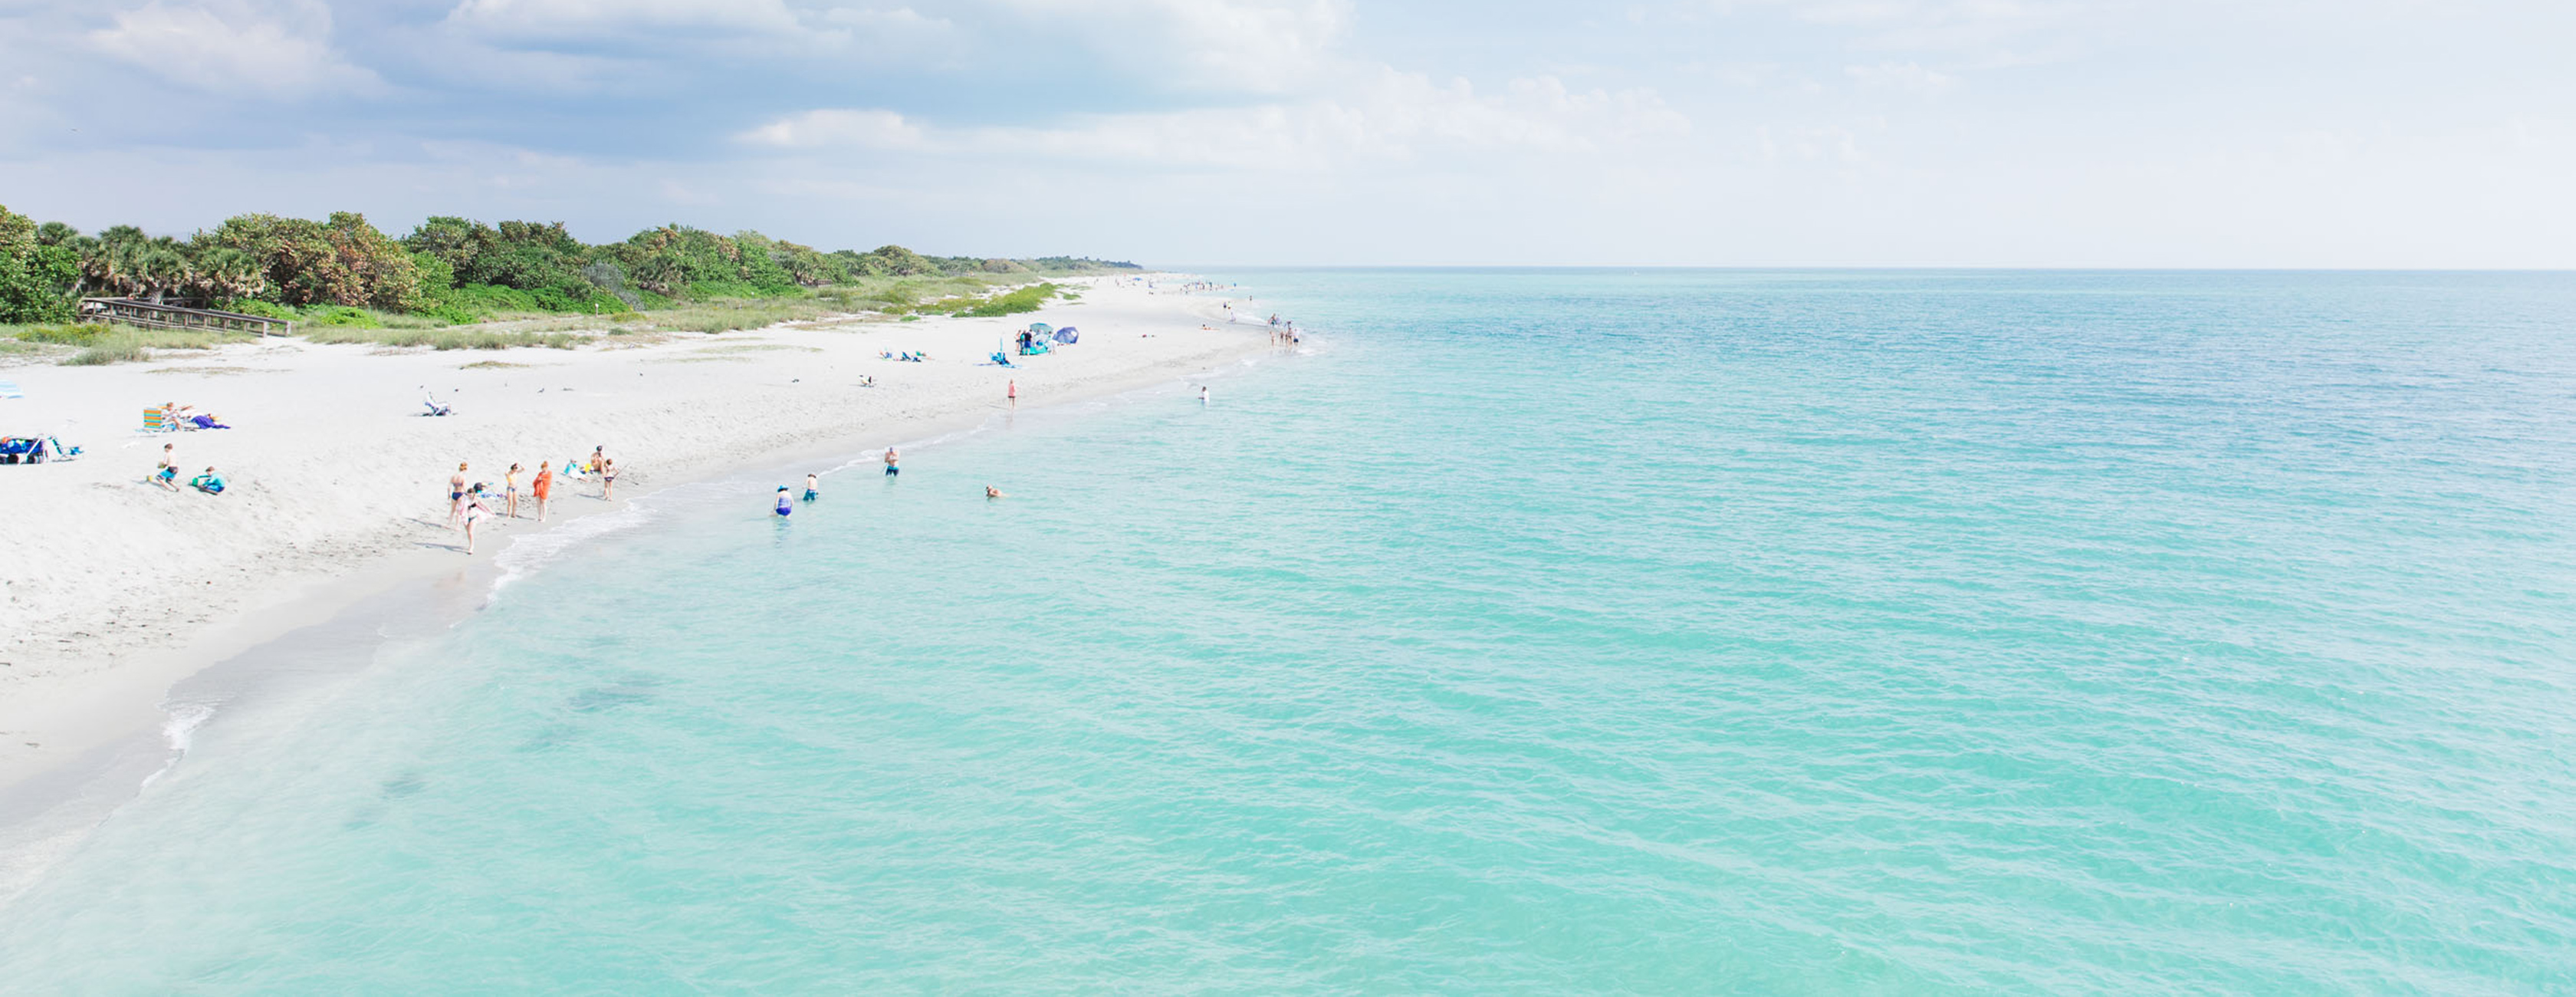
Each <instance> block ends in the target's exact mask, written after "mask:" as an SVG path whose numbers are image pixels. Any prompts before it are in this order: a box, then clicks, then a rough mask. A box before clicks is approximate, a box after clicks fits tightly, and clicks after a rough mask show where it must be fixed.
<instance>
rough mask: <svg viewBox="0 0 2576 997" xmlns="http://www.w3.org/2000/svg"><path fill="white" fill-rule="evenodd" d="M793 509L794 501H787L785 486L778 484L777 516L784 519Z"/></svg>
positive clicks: (794, 509) (794, 507)
mask: <svg viewBox="0 0 2576 997" xmlns="http://www.w3.org/2000/svg"><path fill="white" fill-rule="evenodd" d="M795 511H796V503H794V502H792V501H789V500H788V498H787V486H786V485H780V486H778V518H780V519H785V518H787V514H788V513H791V512H795Z"/></svg>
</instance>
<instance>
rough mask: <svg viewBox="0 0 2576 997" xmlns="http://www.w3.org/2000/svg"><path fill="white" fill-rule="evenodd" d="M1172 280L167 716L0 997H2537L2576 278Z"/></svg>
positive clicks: (16, 956) (2565, 834) (2562, 897)
mask: <svg viewBox="0 0 2576 997" xmlns="http://www.w3.org/2000/svg"><path fill="white" fill-rule="evenodd" d="M1221 276H1225V277H1229V278H1232V279H1240V280H1243V281H1244V282H1246V283H1247V284H1248V285H1249V286H1250V287H1251V289H1252V290H1253V291H1254V293H1256V294H1257V295H1259V300H1258V301H1257V302H1256V304H1255V307H1256V308H1258V309H1259V310H1261V311H1264V312H1267V311H1270V310H1274V309H1275V310H1278V311H1281V312H1283V313H1286V314H1291V315H1295V316H1297V317H1298V318H1299V319H1300V320H1301V325H1304V326H1306V327H1308V328H1310V329H1312V330H1314V331H1315V332H1316V333H1317V335H1315V336H1314V342H1313V343H1312V344H1311V345H1312V346H1314V347H1315V348H1314V349H1313V350H1311V351H1310V352H1308V353H1306V354H1305V355H1299V356H1292V357H1281V358H1276V359H1273V360H1270V361H1266V362H1263V363H1260V364H1257V365H1253V366H1250V367H1247V368H1244V369H1241V370H1235V371H1229V372H1227V373H1226V374H1224V375H1223V376H1221V377H1219V378H1218V379H1216V380H1215V382H1214V384H1215V390H1214V400H1213V404H1212V405H1210V406H1209V407H1206V408H1204V409H1203V408H1201V407H1200V405H1199V404H1198V402H1197V400H1196V397H1195V394H1194V393H1191V392H1187V391H1185V390H1182V389H1179V388H1177V387H1175V388H1173V389H1170V390H1165V391H1161V392H1147V393H1142V394H1138V395H1134V396H1129V397H1126V398H1122V399H1118V400H1115V401H1112V402H1106V403H1100V404H1090V405H1078V406H1069V407H1066V408H1062V409H1041V410H1032V411H1025V412H1022V413H1021V414H1020V415H1019V416H1017V417H1016V418H1015V419H1013V420H1011V421H1010V422H1008V423H996V424H994V425H993V426H991V427H989V428H988V429H987V430H986V431H984V432H980V433H977V434H974V435H972V436H970V437H968V438H965V439H962V440H957V441H954V442H949V443H943V444H940V445H937V446H932V447H927V448H923V449H919V450H916V451H913V452H911V453H909V454H908V455H907V460H906V465H905V474H904V476H903V478H902V479H901V480H900V481H899V482H895V483H891V484H889V483H888V482H886V481H884V480H882V479H881V478H880V477H879V476H878V475H877V474H876V473H875V472H874V470H873V469H872V468H866V467H862V468H860V469H858V470H854V471H850V472H844V473H839V474H835V475H833V476H831V477H829V478H827V479H826V481H825V485H824V490H825V495H824V497H823V499H822V500H821V502H820V503H818V504H817V505H815V506H814V507H812V508H810V509H808V510H805V511H802V512H800V513H798V514H797V515H796V516H795V517H794V520H793V522H792V523H791V524H789V525H787V526H785V527H781V526H780V525H778V524H776V523H773V522H772V521H770V517H769V516H768V515H767V514H766V506H767V503H768V498H767V496H768V493H769V489H770V488H771V487H772V486H773V485H775V484H779V483H785V481H786V479H784V478H783V477H782V478H781V479H780V480H778V481H770V480H746V481H739V482H734V483H730V484H724V485H717V486H705V487H696V488H691V489H687V490H683V491H681V492H676V493H671V494H666V495H663V496H658V497H656V498H655V499H654V500H652V501H650V502H648V503H647V506H648V508H649V513H647V514H645V515H641V516H639V517H636V519H637V520H638V522H637V523H636V525H634V526H633V527H632V528H630V529H626V530H622V531H619V532H614V533H609V534H606V535H603V536H600V537H598V538H596V539H594V540H592V541H589V542H587V543H585V544H582V545H579V546H576V547H572V548H570V549H567V550H565V551H564V552H562V553H561V554H560V556H557V557H555V558H554V559H553V560H552V561H550V562H548V563H545V564H543V565H542V566H539V567H536V568H535V569H534V570H531V571H529V572H527V573H526V574H524V575H523V576H521V577H518V578H516V579H515V580H513V581H511V582H510V583H509V584H508V585H506V586H505V587H503V588H502V589H501V590H500V591H499V593H498V594H497V595H496V596H495V597H494V598H493V600H492V602H491V604H490V606H489V607H488V608H487V609H485V610H484V611H482V612H480V613H478V614H476V615H474V616H473V618H471V619H469V620H467V621H466V622H464V623H462V624H460V625H458V626H456V627H455V628H454V629H453V630H450V631H446V632H444V633H441V634H438V635H436V636H434V637H431V638H428V639H422V640H405V641H398V642H395V643H392V644H389V645H386V646H383V647H381V648H375V647H372V646H370V645H357V646H356V648H355V649H353V650H352V651H350V652H349V654H350V655H351V656H352V657H353V660H352V661H350V662H348V663H346V665H345V667H343V668H341V669H339V670H338V671H334V672H332V673H331V674H330V675H328V676H327V677H322V678H316V679H314V680H312V681H310V682H305V683H301V684H300V687H299V684H298V683H273V684H272V685H273V686H274V688H272V689H271V691H270V692H268V693H266V694H265V698H263V699H262V700H261V701H260V702H259V703H257V704H253V703H248V702H245V703H240V704H220V705H218V706H217V711H216V713H215V715H214V719H213V720H211V721H209V722H207V723H206V724H205V725H204V726H203V727H201V728H199V729H198V730H197V731H196V732H195V734H194V743H193V747H192V750H191V751H190V753H189V754H188V755H187V757H186V758H185V759H184V760H182V761H181V762H180V763H179V764H178V765H177V766H176V767H174V768H173V769H171V770H170V771H169V772H168V773H167V774H166V775H164V776H162V777H161V778H159V779H157V780H156V781H154V782H153V783H152V784H151V785H150V786H148V787H147V788H146V789H145V790H144V791H143V793H142V794H141V796H140V798H139V799H137V800H136V801H134V802H133V803H131V804H129V805H127V806H126V807H124V809H123V810H121V811H120V812H118V813H117V814H116V815H115V817H114V818H113V819H111V820H110V821H108V822H107V823H106V825H104V826H103V827H102V828H100V829H99V830H98V831H97V832H96V833H94V834H93V835H91V836H90V837H88V838H87V839H86V840H84V841H83V842H82V843H81V844H80V845H79V846H78V847H77V848H76V849H74V850H73V851H71V853H70V854H68V855H67V856H65V857H63V858H62V859H60V860H59V861H57V862H55V863H54V864H53V865H52V866H51V867H50V869H49V870H48V872H47V873H46V874H45V875H44V877H43V878H42V879H41V880H39V881H38V882H37V883H36V884H35V885H34V886H33V887H31V888H29V889H28V890H27V891H26V892H24V893H23V894H21V895H20V896H19V897H17V898H16V899H15V900H13V901H11V902H9V903H7V904H6V905H5V906H0V990H6V991H11V992H87V993H119V992H160V991H173V990H176V991H184V992H195V993H232V992H261V993H360V992H440V991H456V990H464V991H478V992H481V991H509V990H521V989H532V990H576V991H590V992H637V993H650V992H698V991H714V992H737V991H750V990H758V991H772V992H874V991H882V990H898V991H905V990H916V989H935V990H959V991H981V992H991V991H1002V992H1025V991H1059V990H1073V991H1103V990H1119V991H1131V990H1134V991H1165V990H1195V989H1207V990H1218V991H1250V992H1312V991H1328V992H1330V991H1359V992H1416V991H1425V990H1429V991H1487V990H1492V991H1508V992H1547V993H1556V992H1592V991H1649V992H1710V991H1716V992H1729V991H1751V992H1780V993H1802V992H1803V993H1835V994H1840V993H1939V992H1986V991H1991V990H1997V989H2001V990H2009V991H2048V992H2067V991H2076V992H2104V991H2112V992H2177V991H2179V992H2210V991H2221V992H2245V993H2280V992H2350V991H2370V992H2409V991H2420V992H2437V993H2480V992H2508V993H2510V992H2553V991H2554V992H2568V991H2570V990H2576V762H2571V760H2570V759H2571V757H2576V522H2571V520H2572V519H2576V276H2571V275H2563V274H2560V275H2517V274H2192V273H2008V272H1975V273H1917V272H1902V273H1841V272H1828V273H1798V272H1778V273H1770V272H1734V271H1723V272H1697V271H1649V272H1633V273H1632V272H1620V271H1570V272H1550V271H1513V272H1492V271H1259V272H1246V273H1239V274H1225V275H1221ZM986 484H992V485H995V486H998V487H1000V488H1002V489H1003V490H1005V491H1007V492H1009V493H1011V497H1010V498H1008V499H1006V500H1003V501H1000V502H991V503H988V502H986V501H985V500H983V499H982V498H981V497H980V495H981V489H982V487H983V486H984V485H986ZM297 688H300V691H297Z"/></svg>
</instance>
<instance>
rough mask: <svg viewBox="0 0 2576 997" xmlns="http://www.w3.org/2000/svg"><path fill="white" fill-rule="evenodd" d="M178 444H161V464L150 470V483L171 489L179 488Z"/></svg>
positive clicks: (176, 489)
mask: <svg viewBox="0 0 2576 997" xmlns="http://www.w3.org/2000/svg"><path fill="white" fill-rule="evenodd" d="M177 447H178V444H175V443H164V444H161V466H160V467H158V468H154V469H153V471H152V483H153V484H156V485H159V486H161V487H163V488H167V489H169V490H171V491H174V492H175V491H178V490H179V464H178V460H179V456H178V450H177Z"/></svg>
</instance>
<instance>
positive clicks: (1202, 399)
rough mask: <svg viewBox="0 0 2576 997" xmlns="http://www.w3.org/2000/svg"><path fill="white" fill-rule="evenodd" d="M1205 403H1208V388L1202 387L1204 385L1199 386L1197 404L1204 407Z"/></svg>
mask: <svg viewBox="0 0 2576 997" xmlns="http://www.w3.org/2000/svg"><path fill="white" fill-rule="evenodd" d="M1207 402H1208V386H1207V385H1204V384H1202V385H1199V404H1201V405H1205V404H1207Z"/></svg>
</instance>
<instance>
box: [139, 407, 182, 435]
mask: <svg viewBox="0 0 2576 997" xmlns="http://www.w3.org/2000/svg"><path fill="white" fill-rule="evenodd" d="M178 429H179V424H178V422H176V421H175V420H173V419H171V418H170V413H168V412H164V411H162V410H160V409H157V408H148V409H144V410H143V430H142V431H143V432H146V433H172V432H177V431H178Z"/></svg>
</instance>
